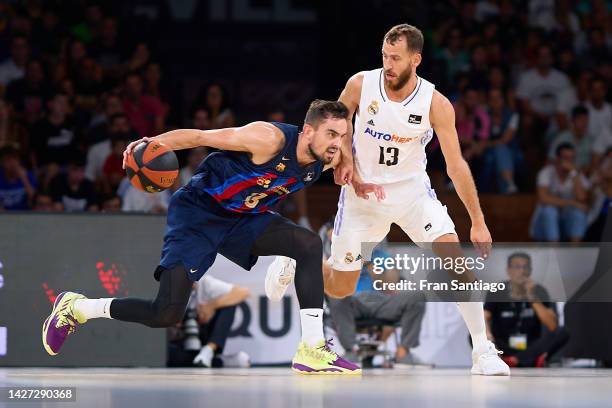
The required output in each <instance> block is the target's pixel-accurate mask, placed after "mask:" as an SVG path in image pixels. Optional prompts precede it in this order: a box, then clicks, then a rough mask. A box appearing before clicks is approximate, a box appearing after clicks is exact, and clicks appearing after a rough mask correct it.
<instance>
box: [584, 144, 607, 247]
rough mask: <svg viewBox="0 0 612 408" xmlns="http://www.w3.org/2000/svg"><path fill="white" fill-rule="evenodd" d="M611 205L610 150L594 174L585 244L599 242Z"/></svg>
mask: <svg viewBox="0 0 612 408" xmlns="http://www.w3.org/2000/svg"><path fill="white" fill-rule="evenodd" d="M611 203H612V148H610V149H608V151H607V152H606V155H605V157H604V159H603V161H602V163H601V165H600V168H599V169H598V171H597V174H596V185H595V189H594V192H593V204H592V205H591V211H590V212H589V224H590V225H589V229H588V230H587V232H586V234H585V237H584V240H585V241H586V242H600V241H601V239H602V233H603V229H604V225H605V223H606V219H607V217H608V213H609V212H610V204H611Z"/></svg>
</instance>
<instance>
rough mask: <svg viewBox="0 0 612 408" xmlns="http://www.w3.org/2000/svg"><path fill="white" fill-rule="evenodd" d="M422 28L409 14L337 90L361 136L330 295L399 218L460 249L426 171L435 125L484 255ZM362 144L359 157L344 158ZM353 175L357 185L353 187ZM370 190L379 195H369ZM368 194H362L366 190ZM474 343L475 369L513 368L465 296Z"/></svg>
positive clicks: (327, 275)
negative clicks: (425, 56)
mask: <svg viewBox="0 0 612 408" xmlns="http://www.w3.org/2000/svg"><path fill="white" fill-rule="evenodd" d="M422 49H423V34H422V33H421V31H420V30H419V29H417V28H416V27H414V26H411V25H408V24H401V25H398V26H395V27H393V28H391V30H389V32H387V34H386V35H385V37H384V40H383V47H382V59H383V68H379V69H375V70H372V71H365V72H359V73H357V74H355V75H353V76H352V77H351V78H350V79H349V80H348V82H347V84H346V87H345V88H344V90H343V91H342V94H341V95H340V98H339V100H340V101H342V102H344V103H345V104H346V105H347V107H348V108H349V111H350V118H351V119H352V116H353V114H356V118H355V129H354V133H353V132H351V131H350V129H349V132H348V134H349V135H350V134H352V135H353V137H352V139H351V138H346V139H347V140H345V142H344V144H343V149H342V154H343V162H342V164H341V166H340V167H339V168H338V169H337V170H336V172H335V176H336V182H338V183H339V184H344V185H343V187H342V190H341V193H340V199H339V201H338V212H337V214H336V219H335V224H334V231H333V236H332V249H331V252H332V254H331V258H330V259H329V261H328V262H327V265H325V268H324V279H325V291H326V293H327V294H328V295H330V296H332V297H339V298H342V297H346V296H349V295H351V294H352V293H354V291H355V288H356V285H357V282H358V279H359V274H360V270H361V267H362V262H363V258H366V259H369V256H370V255H369V254H362V243H364V242H380V241H382V240H383V239H384V237H385V236H386V235H387V233H388V232H389V228H390V226H391V223H396V224H397V225H398V226H400V227H401V228H402V229H403V230H404V232H405V233H406V234H407V235H408V236H409V237H410V238H411V239H412V241H414V242H415V243H418V244H419V245H423V244H425V245H423V246H429V247H431V248H432V249H433V251H434V253H436V255H438V256H440V257H443V258H445V257H447V256H461V254H460V253H459V255H458V254H457V249H458V245H456V244H458V243H459V239H458V237H457V233H456V232H455V225H454V224H453V221H452V220H451V219H450V217H449V215H448V213H447V211H446V207H445V206H443V205H442V204H441V203H440V201H438V199H437V198H436V194H435V192H434V191H433V190H432V188H431V185H430V181H429V177H428V176H427V173H426V171H425V169H426V165H427V159H426V155H425V146H426V145H427V143H428V142H429V141H430V140H431V139H432V136H433V131H434V130H435V132H436V135H437V137H438V140H439V142H440V146H441V148H442V153H443V154H444V159H445V161H446V169H447V173H448V175H449V177H450V179H451V180H452V182H453V185H454V187H455V190H456V191H457V194H458V195H459V197H460V198H461V201H462V202H463V204H464V205H465V207H466V209H467V211H468V213H469V216H470V219H471V222H472V227H471V231H470V239H471V241H472V242H473V243H474V245H475V247H476V248H477V249H478V250H479V251H480V252H481V254H482V255H483V256H484V257H486V256H487V255H488V254H489V252H490V249H491V234H490V233H489V229H488V228H487V225H486V223H485V220H484V215H483V213H482V210H481V208H480V203H479V200H478V195H477V192H476V186H475V184H474V180H473V177H472V174H471V171H470V168H469V166H468V164H467V163H466V161H465V160H464V159H463V157H462V155H461V148H460V145H459V140H458V136H457V131H456V129H455V111H454V108H453V106H452V104H451V103H450V102H449V100H448V99H447V98H446V97H445V96H444V95H442V94H441V93H440V92H438V91H437V90H435V87H434V85H433V84H432V83H431V82H429V81H427V80H425V79H424V78H421V77H419V76H418V75H417V74H416V68H417V66H418V65H419V64H420V63H421V58H422V57H421V53H422ZM351 153H354V165H353V160H350V159H348V160H347V159H345V158H347V157H350V156H351ZM351 185H352V187H351ZM370 193H373V195H374V196H375V197H376V199H377V200H373V199H370V200H363V199H361V198H366V199H367V198H368V196H369V195H370ZM359 197H361V198H359ZM293 265H294V263H293V260H291V259H288V258H281V257H279V258H277V259H276V261H275V262H274V263H273V264H272V265H271V266H270V268H269V270H268V274H267V276H266V293H267V294H268V296H269V297H270V298H271V299H273V300H276V299H280V298H281V297H282V295H283V294H284V292H285V289H286V287H287V285H288V284H289V283H290V282H291V281H292V277H293V275H292V274H293V270H294V266H293ZM457 305H458V307H459V311H460V313H461V315H462V316H463V319H464V320H465V322H466V325H467V327H468V329H469V332H470V335H471V338H472V343H473V347H474V349H473V352H472V360H473V365H472V374H481V375H509V374H510V369H509V367H508V366H507V365H506V363H504V362H503V360H502V359H500V358H499V356H498V351H497V350H496V349H495V346H494V345H493V343H491V342H490V341H488V339H487V336H486V326H485V319H484V311H483V304H482V302H459V303H457Z"/></svg>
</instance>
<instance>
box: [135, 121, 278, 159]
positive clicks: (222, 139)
mask: <svg viewBox="0 0 612 408" xmlns="http://www.w3.org/2000/svg"><path fill="white" fill-rule="evenodd" d="M284 138H285V137H284V135H283V133H282V131H281V130H280V129H279V128H277V127H276V126H274V125H272V124H271V123H268V122H253V123H249V124H248V125H245V126H241V127H234V128H226V129H214V130H198V129H176V130H171V131H169V132H166V133H162V134H161V135H159V136H155V137H152V138H148V137H144V138H142V139H140V140H136V141H134V142H132V143H130V144H129V145H128V146H127V148H126V149H125V151H124V152H123V166H124V168H125V163H126V160H127V156H128V155H129V154H130V153H131V152H132V150H134V148H135V147H136V146H138V145H139V144H140V143H142V142H147V141H151V140H156V141H158V142H161V143H163V144H165V145H166V146H168V147H169V148H170V149H172V150H181V149H190V148H193V147H199V146H206V147H214V148H216V149H221V150H233V151H238V152H247V153H251V155H252V160H253V162H255V163H263V162H266V161H268V160H269V159H271V158H272V157H273V156H274V155H275V154H276V153H278V152H279V151H280V149H281V148H282V146H283V143H284Z"/></svg>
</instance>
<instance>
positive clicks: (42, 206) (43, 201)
mask: <svg viewBox="0 0 612 408" xmlns="http://www.w3.org/2000/svg"><path fill="white" fill-rule="evenodd" d="M32 201H34V207H33V208H32V210H34V211H41V212H55V211H58V209H57V207H56V206H55V205H54V204H53V198H51V196H50V195H48V194H40V193H38V194H36V195H35V196H34V200H32Z"/></svg>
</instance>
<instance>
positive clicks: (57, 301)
mask: <svg viewBox="0 0 612 408" xmlns="http://www.w3.org/2000/svg"><path fill="white" fill-rule="evenodd" d="M68 293H69V292H62V293H60V294H59V295H57V297H56V298H55V302H53V309H52V310H51V314H50V315H49V316H48V317H47V318H46V319H45V322H44V323H43V327H42V343H43V346H44V348H45V350H46V351H47V353H49V355H51V356H56V355H58V354H59V352H57V353H56V352H54V351H53V350H52V349H51V347H50V346H49V344H47V332H48V331H49V323H50V322H51V320H52V318H53V315H54V314H55V311H56V310H57V308H58V306H59V305H60V304H61V303H62V302H61V300H62V299H63V298H64V296H66V294H68Z"/></svg>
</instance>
